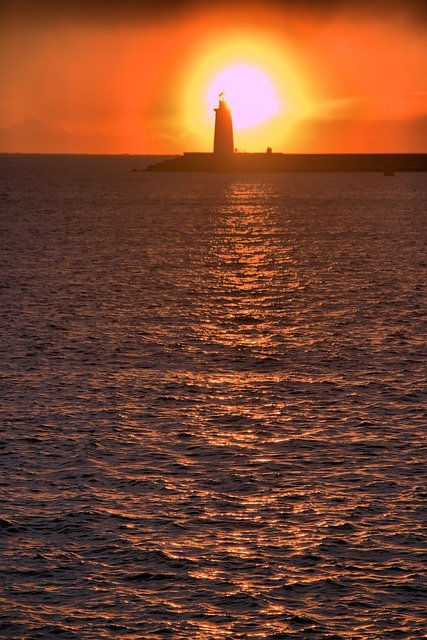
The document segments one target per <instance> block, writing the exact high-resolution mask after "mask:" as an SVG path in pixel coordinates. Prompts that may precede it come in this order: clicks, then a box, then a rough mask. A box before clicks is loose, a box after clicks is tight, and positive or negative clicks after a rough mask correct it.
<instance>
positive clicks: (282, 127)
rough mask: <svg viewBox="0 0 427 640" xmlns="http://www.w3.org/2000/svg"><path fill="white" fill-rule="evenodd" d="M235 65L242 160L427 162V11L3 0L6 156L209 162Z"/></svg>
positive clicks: (355, 4)
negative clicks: (256, 117)
mask: <svg viewBox="0 0 427 640" xmlns="http://www.w3.org/2000/svg"><path fill="white" fill-rule="evenodd" d="M230 68H233V69H243V68H246V69H248V68H250V69H254V70H256V73H257V74H258V75H262V76H263V78H264V80H265V82H264V85H259V86H258V85H256V82H255V80H254V79H253V78H255V76H251V77H252V80H250V82H252V84H251V85H250V86H249V90H248V91H249V92H248V93H247V94H245V97H244V102H245V104H247V105H248V106H247V108H248V109H249V108H250V106H251V105H252V106H253V107H256V106H257V105H259V104H260V103H261V101H262V100H266V99H267V98H266V96H267V94H269V92H270V93H272V94H273V93H274V105H275V110H274V113H270V112H271V111H272V109H270V110H269V109H266V113H268V114H269V115H268V117H265V119H264V120H262V121H261V122H258V123H255V124H253V123H252V124H250V123H249V125H248V124H247V123H246V125H245V126H243V127H242V128H236V130H235V144H236V147H237V148H238V149H239V150H241V151H248V152H250V151H265V149H266V147H267V146H270V147H272V148H273V151H284V152H293V153H346V152H347V153H365V152H366V153H369V152H371V153H373V152H380V153H381V152H383V153H384V152H413V153H414V152H415V153H416V152H427V3H426V2H425V1H423V0H419V1H418V0H387V1H386V0H370V1H368V0H352V1H350V0H348V1H345V0H344V1H339V0H325V1H321V0H319V1H317V2H316V1H315V0H311V1H310V0H288V1H283V2H278V1H277V0H276V1H274V0H262V1H260V0H258V1H248V2H241V1H234V2H233V0H228V2H222V1H212V2H206V1H203V2H202V1H201V0H200V1H197V0H193V1H189V0H181V1H180V0H157V1H155V0H152V1H151V2H148V1H144V0H139V1H138V0H110V1H108V0H37V2H34V1H32V0H0V78H1V80H0V83H1V85H0V152H23V153H26V152H35V153H130V154H133V153H135V154H169V153H170V154H176V153H182V152H183V151H210V150H211V149H212V139H213V126H214V111H213V109H214V107H215V106H216V104H215V100H216V93H217V90H218V89H220V88H221V90H225V93H226V97H227V87H224V88H222V87H221V86H220V85H219V84H218V82H222V81H223V78H224V77H225V76H224V72H225V71H227V70H228V69H230ZM218 78H219V79H220V80H218ZM234 84H235V85H236V86H234V87H231V88H230V87H229V93H230V94H231V93H232V89H236V87H237V89H239V87H240V85H239V81H238V79H237V80H236V82H235V83H234ZM267 85H268V86H267ZM246 89H248V88H246ZM271 100H273V98H271ZM230 107H231V109H232V113H233V104H232V103H230ZM234 107H235V108H234V115H235V120H236V123H237V122H238V121H239V120H238V108H237V104H236V103H235V104H234ZM240 108H241V107H240Z"/></svg>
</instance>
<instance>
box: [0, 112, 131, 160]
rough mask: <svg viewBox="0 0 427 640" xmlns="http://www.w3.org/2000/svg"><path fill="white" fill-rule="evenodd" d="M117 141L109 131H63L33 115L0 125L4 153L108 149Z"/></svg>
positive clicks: (0, 140) (97, 150) (96, 151)
mask: <svg viewBox="0 0 427 640" xmlns="http://www.w3.org/2000/svg"><path fill="white" fill-rule="evenodd" d="M119 143H120V141H119V140H117V138H114V137H113V136H111V135H105V134H102V133H96V132H95V133H83V132H79V131H67V130H66V129H61V128H60V127H54V126H50V125H48V124H46V123H45V122H42V121H41V120H38V119H36V118H28V119H26V120H22V121H20V122H14V123H12V124H11V125H9V126H3V127H2V128H0V148H1V150H2V152H6V153H82V150H85V152H87V153H111V152H112V149H114V148H117V146H118V144H119Z"/></svg>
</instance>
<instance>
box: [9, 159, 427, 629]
mask: <svg viewBox="0 0 427 640" xmlns="http://www.w3.org/2000/svg"><path fill="white" fill-rule="evenodd" d="M148 161H149V159H147V158H145V159H144V158H139V159H135V158H131V157H105V158H103V157H98V158H97V157H42V156H40V157H37V156H33V157H26V156H9V157H8V156H3V157H1V158H0V166H1V176H2V180H1V185H2V186H1V189H0V196H1V218H0V226H1V257H0V261H1V262H0V264H1V272H0V274H1V275H0V283H1V290H0V291H1V309H2V313H1V322H0V331H1V351H2V353H1V360H0V372H1V380H2V394H1V398H2V405H1V435H0V455H1V482H0V504H1V511H0V516H1V518H2V519H1V520H0V545H1V563H0V585H1V586H0V592H1V595H0V610H1V613H0V637H1V638H20V639H36V638H59V639H63V638H66V639H68V638H69V639H79V638H82V639H95V638H100V639H104V638H109V639H110V638H111V639H112V638H129V639H145V638H173V639H175V638H176V639H194V640H209V639H223V638H229V639H233V640H238V639H245V640H246V639H255V638H257V639H258V638H271V639H273V638H275V639H279V638H285V639H286V638H295V639H302V640H307V639H308V640H309V639H311V638H314V639H324V640H326V639H329V640H332V639H335V640H337V639H352V640H362V639H363V640H364V639H367V638H369V639H379V640H383V639H402V638H403V639H408V640H412V639H416V638H423V637H425V632H426V627H425V626H424V621H423V620H424V618H423V612H424V609H423V607H424V605H425V600H424V597H425V593H426V591H425V582H423V567H424V562H423V561H424V560H425V550H426V547H425V538H424V537H423V534H422V524H423V512H422V507H423V500H425V497H426V489H425V484H424V480H425V478H424V477H423V471H424V462H425V457H424V455H423V449H422V445H423V441H422V438H423V426H424V423H423V418H424V416H423V413H422V401H423V396H422V393H423V388H422V385H423V373H424V372H423V366H422V346H423V339H424V336H423V325H422V321H423V311H424V308H423V304H424V298H423V295H424V291H425V289H424V288H423V283H425V253H424V241H425V209H426V195H427V185H426V181H425V174H424V175H422V174H412V175H409V174H406V175H405V174H397V175H395V176H394V177H384V176H383V175H381V174H341V175H338V174H330V175H320V174H316V175H315V174H308V175H244V174H242V175H226V174H224V175H185V174H169V175H167V174H144V173H131V172H130V169H131V168H132V167H135V166H136V167H141V166H144V163H148Z"/></svg>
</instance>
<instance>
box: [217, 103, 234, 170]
mask: <svg viewBox="0 0 427 640" xmlns="http://www.w3.org/2000/svg"><path fill="white" fill-rule="evenodd" d="M214 154H215V155H216V156H218V157H221V158H228V157H230V156H232V155H233V154H234V140H233V122H232V120H231V111H230V109H229V108H228V105H227V103H226V102H225V100H224V94H223V93H220V94H219V104H218V108H217V109H215V136H214Z"/></svg>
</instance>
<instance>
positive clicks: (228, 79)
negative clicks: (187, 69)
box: [208, 64, 279, 129]
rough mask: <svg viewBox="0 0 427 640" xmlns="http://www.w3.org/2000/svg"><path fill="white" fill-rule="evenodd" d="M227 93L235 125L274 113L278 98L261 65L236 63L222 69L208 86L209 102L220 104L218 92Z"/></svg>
mask: <svg viewBox="0 0 427 640" xmlns="http://www.w3.org/2000/svg"><path fill="white" fill-rule="evenodd" d="M222 92H224V93H225V100H226V102H227V104H228V106H229V107H230V109H231V111H232V117H233V125H234V127H235V128H236V129H243V128H245V127H252V126H254V125H256V124H258V123H260V122H262V121H263V120H266V119H267V118H270V117H271V116H273V115H274V114H275V113H276V112H277V110H278V108H279V102H278V99H277V96H276V93H275V90H274V87H273V85H272V83H271V82H270V80H269V79H268V77H267V76H266V75H265V74H264V73H263V72H262V71H260V70H259V69H256V68H255V67H251V66H249V65H245V64H237V65H234V66H232V67H227V68H225V69H223V70H222V71H220V72H219V73H218V74H217V75H216V76H215V78H214V79H213V80H212V82H211V84H210V86H209V94H208V100H209V106H210V108H213V107H216V106H217V105H218V95H219V94H220V93H222Z"/></svg>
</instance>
